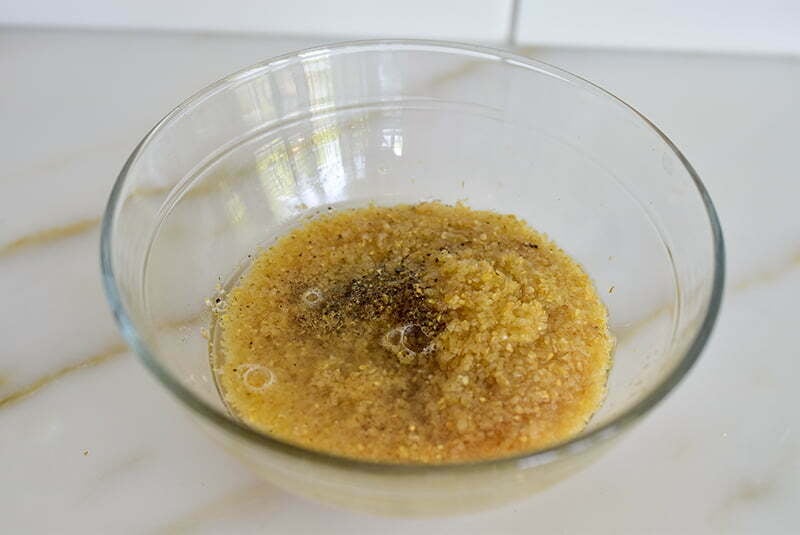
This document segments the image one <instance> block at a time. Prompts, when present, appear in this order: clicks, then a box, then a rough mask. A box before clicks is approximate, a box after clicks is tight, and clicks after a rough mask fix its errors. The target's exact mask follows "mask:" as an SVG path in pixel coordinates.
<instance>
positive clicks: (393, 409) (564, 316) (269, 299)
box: [213, 202, 612, 463]
mask: <svg viewBox="0 0 800 535" xmlns="http://www.w3.org/2000/svg"><path fill="white" fill-rule="evenodd" d="M224 304H225V307H224V309H223V310H222V311H221V312H220V314H219V318H218V328H219V329H220V334H219V346H218V347H219V351H218V354H216V355H214V356H213V357H214V359H215V363H214V364H215V368H216V373H217V381H218V385H219V386H220V391H221V392H222V395H223V398H224V400H225V402H226V404H227V405H228V407H229V409H230V410H231V411H232V412H233V413H234V414H235V415H236V416H237V417H239V418H240V419H241V420H243V421H244V422H246V423H247V424H249V425H251V426H252V427H255V428H257V429H259V430H262V431H265V432H267V433H270V434H272V435H275V436H278V437H280V438H283V439H285V440H288V441H291V442H294V443H297V444H300V445H303V446H306V447H309V448H313V449H317V450H323V451H327V452H331V453H336V454H340V455H345V456H349V457H355V458H360V459H369V460H375V461H394V462H422V463H436V462H447V461H465V460H479V459H485V458H493V457H499V456H504V455H509V454H513V453H519V452H523V451H530V450H535V449H540V448H543V447H547V446H549V445H552V444H554V443H557V442H560V441H563V440H566V439H568V438H570V437H572V436H573V435H575V434H576V433H578V432H579V431H580V430H581V429H582V428H583V427H584V426H585V425H586V422H587V420H588V419H589V418H590V416H591V415H592V413H593V412H594V411H595V410H596V409H597V408H598V406H599V405H600V403H601V402H602V399H603V396H604V391H605V383H606V378H607V374H608V370H609V366H610V363H611V348H612V338H611V336H610V334H609V332H608V328H607V322H606V309H605V307H604V306H603V304H602V302H601V301H600V299H599V297H598V295H597V292H596V291H595V289H594V287H593V285H592V282H591V280H590V279H589V277H588V276H587V275H586V273H585V272H584V271H583V270H582V269H581V267H580V266H579V265H578V264H577V263H576V262H575V261H574V260H572V259H571V258H570V257H569V256H568V255H567V254H566V253H564V252H563V251H562V250H561V249H559V248H558V247H557V246H556V245H555V244H554V243H553V242H551V241H550V240H548V239H547V238H546V237H545V236H544V235H542V234H539V233H538V232H536V231H534V230H532V229H531V228H530V227H529V226H528V225H527V224H526V223H525V222H523V221H522V220H520V219H518V218H516V217H514V216H511V215H500V214H497V213H494V212H488V211H477V210H472V209H470V208H468V207H466V206H464V205H461V204H459V205H455V206H448V205H444V204H441V203H437V202H429V203H422V204H417V205H400V206H393V207H377V206H370V207H366V208H359V209H352V210H343V211H340V212H335V213H332V214H329V215H326V216H323V217H319V218H317V219H314V220H312V221H310V222H308V223H306V224H305V225H303V226H301V227H299V228H297V229H296V230H294V231H292V232H290V233H288V234H287V235H285V236H284V237H282V238H280V239H279V240H278V241H277V242H276V243H275V244H274V245H273V246H272V247H270V248H269V249H267V250H265V251H264V252H262V253H261V254H260V255H259V256H257V258H256V259H255V260H254V262H253V264H252V266H251V267H250V268H249V270H248V271H247V272H246V273H245V274H244V275H243V276H242V278H241V279H240V280H239V281H238V282H237V283H236V285H235V287H234V288H233V289H232V290H231V291H230V293H229V294H228V295H227V297H226V299H225V303H224Z"/></svg>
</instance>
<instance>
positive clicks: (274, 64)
mask: <svg viewBox="0 0 800 535" xmlns="http://www.w3.org/2000/svg"><path fill="white" fill-rule="evenodd" d="M380 49H387V50H391V49H406V50H413V49H416V50H420V51H425V50H429V51H436V52H442V53H450V54H457V55H462V56H476V57H483V58H486V59H493V60H498V61H501V62H504V63H507V64H511V65H513V66H515V67H520V68H526V69H529V70H533V71H536V72H539V73H542V74H546V75H548V76H551V77H555V78H557V79H560V80H561V81H563V82H565V83H568V84H571V85H573V86H578V87H580V88H582V89H584V90H586V91H588V92H590V93H594V94H596V95H599V96H601V97H604V98H608V99H609V100H610V101H612V102H615V103H616V104H618V105H621V106H622V107H623V108H625V109H626V110H627V111H628V112H629V113H630V114H631V115H632V116H633V118H634V119H635V120H638V121H640V122H641V123H642V124H643V125H644V126H645V127H647V128H648V129H650V130H651V131H653V132H655V133H656V134H657V135H658V136H659V137H660V138H661V140H662V141H663V142H664V144H665V145H666V146H667V147H668V148H669V149H670V150H671V151H672V153H673V154H674V156H675V157H677V159H678V160H679V161H680V163H681V164H682V165H683V167H684V168H685V170H686V171H687V172H688V173H689V175H690V177H691V178H692V181H693V182H694V185H695V187H696V189H697V192H698V194H699V195H700V199H701V200H702V202H703V205H704V207H705V211H706V215H707V216H708V220H709V224H710V226H711V236H712V246H713V262H714V272H713V281H712V287H711V292H710V294H709V297H708V301H707V303H706V305H705V314H704V317H703V320H702V322H701V324H700V327H699V328H698V329H697V332H696V333H695V335H694V337H693V339H692V341H691V343H690V344H689V345H688V347H687V349H686V350H685V352H684V354H683V357H682V358H681V360H680V362H679V363H678V365H677V366H675V368H674V369H673V370H671V371H670V373H668V374H667V375H666V376H665V377H663V378H662V379H661V381H660V382H659V383H658V385H657V386H656V387H654V388H653V389H652V390H651V391H650V392H649V393H648V394H647V395H646V396H644V397H643V398H642V399H641V400H639V401H638V402H637V403H636V404H634V405H632V406H631V407H628V408H627V409H625V410H624V411H623V412H622V413H621V414H619V415H618V416H616V417H615V418H614V419H612V420H611V421H609V422H607V423H605V424H603V425H601V426H599V427H598V428H596V429H593V430H591V431H589V432H587V433H585V434H581V435H578V436H576V437H573V438H571V439H569V440H566V441H563V442H561V443H558V444H555V445H553V446H550V447H548V448H546V449H542V450H535V451H533V452H524V453H518V454H513V455H510V456H505V457H494V458H490V459H486V460H476V461H467V462H446V463H438V464H423V463H396V462H380V461H371V460H362V459H357V458H353V457H347V456H343V455H338V454H334V453H328V452H325V451H319V450H313V449H307V448H304V447H302V446H300V445H297V444H293V443H291V442H288V441H284V440H282V439H280V438H277V437H274V436H270V435H267V434H266V433H262V432H260V431H257V430H255V429H253V428H251V427H248V426H247V425H245V424H243V423H241V422H238V421H237V420H234V419H233V418H231V417H230V416H229V415H227V414H226V413H224V412H223V411H221V410H219V409H217V408H215V407H213V406H211V405H210V404H209V403H207V402H205V401H203V400H202V399H201V398H199V397H198V396H196V395H195V394H194V393H192V391H191V390H189V389H188V388H187V387H185V386H184V385H183V384H182V383H181V382H180V381H179V380H178V379H176V378H175V377H173V376H172V375H171V374H170V372H169V371H168V370H167V369H166V368H164V367H163V366H162V365H161V364H159V362H158V359H157V358H156V357H155V356H154V355H153V353H152V352H151V351H150V350H149V348H148V347H147V346H146V344H145V343H144V341H143V340H141V339H140V338H139V336H138V334H137V329H136V327H135V325H134V323H133V321H132V319H131V317H130V316H129V314H128V311H127V310H126V309H125V306H124V304H123V300H122V297H121V293H120V289H119V288H118V286H117V283H116V278H115V275H114V269H113V265H112V260H111V251H112V249H113V247H114V242H113V241H112V227H113V225H114V215H115V213H116V211H117V208H118V207H120V202H121V200H122V199H121V192H122V189H123V186H124V184H125V182H126V178H127V175H128V172H129V170H130V169H131V167H132V166H133V164H134V163H135V162H136V160H137V159H138V157H139V155H140V154H141V153H142V152H143V151H144V150H145V148H146V147H147V146H148V144H149V143H150V141H151V140H152V139H153V137H154V136H155V135H156V134H157V133H158V132H159V131H160V130H161V129H162V128H164V127H165V125H167V124H169V123H170V122H171V121H172V120H173V119H176V118H177V117H179V116H180V115H181V114H182V113H183V112H184V111H185V110H186V109H188V108H190V107H192V106H194V105H196V104H197V103H199V102H202V101H203V100H204V99H206V98H209V97H210V96H212V95H213V94H215V93H217V92H218V91H220V90H223V89H225V88H226V87H228V86H230V85H232V84H235V83H238V82H241V81H243V80H248V79H250V78H252V77H255V76H258V75H260V74H263V73H265V72H269V70H270V69H274V68H278V67H280V66H282V65H284V64H286V63H288V62H290V61H292V60H302V59H303V58H307V57H313V56H315V55H319V54H325V53H332V52H337V53H353V52H364V51H369V50H380ZM100 264H101V272H102V279H103V286H104V288H105V292H106V297H107V299H108V301H109V303H110V305H111V309H112V312H113V315H114V318H115V320H116V322H117V324H118V327H119V329H120V331H121V332H122V334H123V337H124V338H125V340H126V342H127V343H128V345H129V346H130V347H131V348H132V349H133V350H134V352H135V353H136V354H137V355H138V356H139V358H140V360H141V361H142V362H143V364H144V365H145V367H146V368H147V369H149V370H150V372H152V373H153V375H155V376H156V377H157V378H158V379H159V381H160V382H161V383H162V384H163V385H164V386H165V387H166V388H167V389H168V390H170V391H171V392H172V393H173V394H174V395H175V396H177V397H178V398H179V399H180V400H181V401H182V402H183V403H184V404H186V405H187V406H188V407H189V408H191V409H192V410H193V411H194V412H195V413H197V414H199V415H200V416H202V417H203V418H205V419H206V420H208V421H210V422H212V423H214V424H216V425H218V426H220V427H222V428H223V429H224V430H225V431H228V432H230V433H233V434H234V435H237V436H238V437H241V438H243V439H245V440H246V441H247V442H249V443H252V444H255V445H257V446H263V447H267V448H269V449H272V450H277V451H278V452H280V453H283V454H287V455H290V456H293V457H301V458H305V459H307V460H310V461H315V462H318V463H322V464H326V465H330V466H334V467H338V468H346V469H358V470H360V471H368V472H380V473H394V474H406V475H408V474H419V473H428V472H436V473H444V472H447V471H453V470H457V471H464V470H470V469H478V470H483V469H492V470H496V469H498V468H500V467H502V466H505V465H508V466H511V467H513V466H519V465H524V466H529V465H538V464H544V463H547V462H550V461H552V460H554V459H556V458H559V457H561V456H563V455H566V454H572V453H577V452H580V451H583V450H586V449H588V448H590V447H592V446H593V445H595V444H598V443H601V442H604V441H605V440H606V439H609V438H612V437H614V436H617V435H619V434H621V432H622V431H624V430H625V429H627V428H628V427H630V426H631V425H632V424H633V423H634V422H636V421H637V420H639V419H640V418H641V417H643V416H644V415H645V414H647V413H648V412H650V410H652V409H653V408H654V407H655V406H656V405H658V403H659V402H661V401H662V400H663V399H664V398H665V397H666V396H667V395H668V394H669V393H670V392H671V391H672V390H673V389H674V388H675V386H676V385H677V384H678V383H679V382H680V381H681V380H682V379H683V378H684V377H685V376H686V374H687V372H688V371H689V370H690V369H691V368H692V366H693V365H694V363H695V362H696V361H697V359H698V357H699V356H700V353H701V352H702V350H703V348H704V346H705V345H706V343H707V341H708V339H709V337H710V335H711V332H712V330H713V328H714V324H715V322H716V320H717V316H718V314H719V309H720V305H721V301H722V294H723V287H724V280H725V245H724V239H723V236H722V229H721V226H720V222H719V218H718V216H717V212H716V210H715V208H714V205H713V203H712V201H711V198H710V196H709V194H708V191H707V190H706V187H705V186H704V185H703V183H702V181H701V180H700V177H699V176H698V174H697V172H696V171H695V170H694V168H693V167H692V165H691V164H690V163H689V161H688V160H687V159H686V157H685V156H684V155H683V154H682V153H681V151H680V150H679V149H678V148H677V147H676V145H675V144H674V143H673V142H672V141H671V140H670V139H669V138H668V137H667V136H666V135H665V134H664V133H663V132H662V131H661V130H660V129H659V128H658V127H657V126H656V125H655V124H653V123H652V122H651V121H650V120H649V119H648V118H647V117H645V116H644V115H643V114H641V113H640V112H639V111H638V110H637V109H635V108H634V107H633V106H631V105H630V104H628V103H626V102H625V101H623V100H622V99H620V98H619V97H617V96H616V95H614V94H613V93H611V92H609V91H607V90H606V89H603V88H602V87H600V86H599V85H597V84H595V83H593V82H591V81H589V80H586V79H585V78H582V77H580V76H577V75H575V74H572V73H570V72H568V71H566V70H564V69H561V68H559V67H555V66H553V65H550V64H548V63H545V62H542V61H538V60H535V59H531V58H528V57H525V56H521V55H519V54H515V53H513V52H510V51H507V50H502V49H498V48H492V47H487V46H478V45H471V44H465V43H457V42H450V41H434V40H425V39H371V40H356V41H343V42H337V43H332V44H325V45H320V46H314V47H310V48H306V49H302V50H298V51H294V52H290V53H287V54H283V55H280V56H276V57H273V58H270V59H267V60H264V61H262V62H259V63H256V64H253V65H251V66H249V67H245V68H243V69H241V70H239V71H236V72H234V73H232V74H230V75H228V76H226V77H224V78H221V79H220V80H218V81H216V82H213V83H211V84H210V85H208V86H206V87H205V88H203V89H201V90H200V91H198V92H196V93H195V94H193V95H192V96H190V97H189V98H187V99H186V100H184V101H183V102H181V103H180V104H179V105H178V106H176V107H175V108H174V109H172V111H170V112H169V113H167V114H166V115H165V116H164V117H163V118H162V119H161V120H159V121H158V122H157V123H156V124H155V126H153V127H152V128H151V129H150V131H149V132H148V133H147V134H146V135H145V136H144V137H143V138H142V140H141V141H140V142H139V143H138V144H137V145H136V147H135V148H134V150H133V152H132V153H131V155H130V156H129V157H128V159H127V161H126V162H125V164H124V165H123V167H122V170H121V171H120V173H119V175H118V177H117V179H116V181H115V183H114V186H113V188H112V190H111V194H110V196H109V199H108V203H107V205H106V209H105V212H104V214H103V219H102V227H101V238H100Z"/></svg>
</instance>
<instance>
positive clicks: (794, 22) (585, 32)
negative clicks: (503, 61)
mask: <svg viewBox="0 0 800 535" xmlns="http://www.w3.org/2000/svg"><path fill="white" fill-rule="evenodd" d="M521 2H522V4H521V5H520V10H519V20H518V32H517V35H518V40H519V41H520V42H523V43H530V44H545V45H568V46H591V47H598V46H599V47H614V48H618V47H619V48H657V49H676V50H704V51H709V50H721V51H737V52H739V51H743V52H768V53H792V54H798V53H800V0H521Z"/></svg>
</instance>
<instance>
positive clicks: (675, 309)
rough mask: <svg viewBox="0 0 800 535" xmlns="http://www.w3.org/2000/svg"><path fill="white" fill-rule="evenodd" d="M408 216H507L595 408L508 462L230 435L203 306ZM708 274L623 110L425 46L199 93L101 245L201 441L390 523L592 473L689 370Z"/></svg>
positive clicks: (711, 284) (663, 162) (714, 225)
mask: <svg viewBox="0 0 800 535" xmlns="http://www.w3.org/2000/svg"><path fill="white" fill-rule="evenodd" d="M428 199H438V200H441V201H443V202H446V203H455V202H457V201H459V200H463V201H466V203H467V204H468V205H470V206H471V207H473V208H480V209H491V210H495V211H498V212H502V213H513V214H516V215H518V216H520V217H522V218H523V219H525V220H526V221H527V222H528V223H529V224H530V225H531V226H533V227H534V228H536V229H538V230H540V231H542V232H545V233H548V234H549V235H550V236H551V237H552V238H553V239H555V240H556V242H557V243H558V244H559V245H560V246H561V247H563V248H564V249H565V250H566V251H567V252H568V253H570V254H571V255H572V256H573V257H574V258H576V259H577V260H578V261H579V262H580V263H581V264H582V265H583V266H584V268H585V269H586V270H587V271H588V273H589V274H590V276H591V277H592V278H593V280H594V282H595V284H596V286H597V288H598V291H599V292H600V294H601V296H602V297H603V299H604V301H605V303H606V305H607V307H608V310H609V321H610V328H611V330H612V332H613V334H614V335H615V336H616V340H617V344H616V349H615V354H614V365H613V369H612V370H611V374H610V377H609V380H608V394H607V398H606V400H605V402H604V404H603V406H602V408H601V409H600V410H599V411H598V412H597V413H596V414H595V415H594V416H593V418H592V419H591V421H590V422H589V424H588V426H587V427H586V428H585V429H584V430H583V432H581V433H580V434H579V435H578V436H576V437H574V438H572V439H571V440H569V441H567V442H565V443H563V444H559V445H556V446H554V447H551V448H549V449H546V450H543V451H534V452H529V453H525V454H522V455H517V456H514V457H510V458H502V459H491V460H486V461H481V462H472V463H459V464H444V465H420V464H391V463H373V462H364V461H360V460H356V459H351V458H345V457H339V456H335V455H330V454H327V453H323V452H318V451H312V450H310V449H304V448H302V447H299V446H297V445H294V444H291V443H288V442H285V441H282V440H281V439H279V438H276V437H273V436H269V435H267V434H264V433H261V432H258V431H256V430H253V429H251V428H249V427H247V426H246V425H244V424H243V423H241V422H240V421H238V420H237V419H235V418H233V417H231V416H230V415H229V414H228V412H227V411H226V409H225V406H224V405H223V403H222V402H221V400H220V396H219V395H218V392H217V388H216V386H215V380H214V377H213V375H212V372H211V367H210V364H209V340H208V330H207V329H208V328H209V325H210V323H211V315H210V311H209V307H208V298H209V297H212V296H213V295H214V294H215V292H216V291H218V289H219V288H220V285H224V284H225V283H226V282H227V281H229V280H231V277H232V276H233V274H235V273H239V272H241V270H242V269H244V268H246V266H247V259H248V255H250V254H252V253H253V252H254V250H256V249H257V247H259V246H263V245H265V244H269V243H270V240H272V239H274V238H275V237H276V236H277V235H280V234H281V233H283V232H285V231H286V229H287V228H289V227H290V226H291V225H293V224H297V223H298V221H302V220H303V218H305V217H308V216H313V215H314V214H315V213H317V212H319V211H323V210H324V211H327V207H328V206H332V207H340V206H358V205H365V204H368V203H371V202H374V203H378V204H393V203H399V202H418V201H422V200H428ZM723 257H724V253H723V241H722V235H721V232H720V227H719V222H718V221H717V217H716V215H715V212H714V208H713V206H712V204H711V200H710V199H709V197H708V194H707V193H706V190H705V188H704V187H703V185H702V183H701V182H700V180H699V178H698V177H697V174H696V173H695V172H694V170H693V169H692V167H691V165H690V164H689V163H688V162H687V160H686V159H685V158H684V156H683V155H682V154H681V153H680V152H679V151H678V149H677V148H676V147H675V146H674V145H673V144H672V142H670V140H669V139H667V137H666V136H665V135H664V134H663V133H661V132H660V131H659V130H658V129H657V128H656V127H655V126H654V125H653V124H652V123H650V122H649V121H648V120H647V119H646V118H644V117H643V116H642V115H641V114H639V113H638V112H637V111H636V110H634V109H633V108H631V107H630V106H628V105H626V104H625V103H623V102H622V101H620V100H619V99H617V98H616V97H614V96H613V95H611V94H609V93H608V92H606V91H604V90H603V89H601V88H599V87H597V86H595V85H593V84H591V83H590V82H587V81H585V80H583V79H581V78H579V77H577V76H574V75H572V74H569V73H567V72H564V71H562V70H560V69H557V68H555V67H552V66H549V65H546V64H543V63H540V62H537V61H534V60H531V59H528V58H524V57H520V56H516V55H514V54H511V53H508V52H504V51H500V50H493V49H488V48H482V47H476V46H467V45H460V44H450V43H437V42H427V41H365V42H354V43H344V44H338V45H334V46H325V47H320V48H314V49H310V50H305V51H302V52H297V53H293V54H289V55H285V56H282V57H279V58H276V59H272V60H269V61H266V62H264V63H260V64H258V65H255V66H253V67H250V68H247V69H245V70H243V71H241V72H238V73H236V74H233V75H231V76H229V77H227V78H225V79H223V80H221V81H219V82H217V83H215V84H212V85H211V86H209V87H207V88H206V89H203V90H202V91H200V92H199V93H197V94H196V95H194V96H193V97H191V98H189V99H188V100H187V101H185V102H184V103H183V104H181V105H180V106H178V107H177V108H176V109H174V110H173V111H172V112H170V113H169V114H168V115H167V116H166V117H165V118H164V119H162V120H161V121H160V122H159V123H158V124H157V125H156V126H155V127H154V128H153V129H152V130H151V131H150V132H149V133H148V134H147V135H146V136H145V137H144V139H143V140H142V141H141V142H140V143H139V145H138V146H137V147H136V149H135V150H134V151H133V153H132V154H131V156H130V158H129V159H128V161H127V162H126V163H125V166H124V167H123V169H122V172H121V173H120V176H119V178H118V180H117V182H116V184H115V185H114V189H113V191H112V193H111V198H110V199H109V202H108V207H107V210H106V213H105V218H104V220H103V230H102V244H101V259H102V269H103V278H104V281H105V287H106V291H107V294H108V298H109V301H110V303H111V307H112V309H113V312H114V315H115V316H116V319H117V321H118V323H119V326H120V329H121V330H122V333H123V334H124V336H125V338H126V339H127V341H128V343H129V344H130V345H131V346H132V347H133V348H134V350H135V351H136V353H137V354H138V355H139V356H140V357H141V359H142V361H143V362H144V364H145V365H146V366H147V368H148V369H150V370H151V371H152V372H153V373H154V374H155V375H156V377H158V378H159V379H160V380H161V382H162V383H163V384H164V385H165V386H166V387H167V388H168V389H169V390H170V391H171V392H173V393H174V394H175V395H176V396H177V398H178V399H179V400H180V401H181V402H182V403H183V405H185V406H186V407H187V408H188V409H190V411H191V413H192V414H193V415H194V416H195V417H196V419H197V420H198V421H199V422H200V424H201V425H202V426H203V427H205V428H206V429H207V430H208V431H209V432H210V433H211V434H212V435H213V436H214V437H216V438H217V439H219V440H220V441H221V442H222V443H223V444H225V445H226V446H227V447H228V448H229V449H230V450H232V451H233V452H235V453H236V454H237V455H239V456H240V457H242V458H243V459H245V460H246V461H248V462H249V463H250V464H251V465H252V466H253V467H255V470H257V471H258V472H259V473H260V474H263V475H264V477H266V478H268V479H269V480H270V481H272V482H274V483H276V484H278V485H281V486H283V487H285V488H287V489H290V490H292V491H295V492H299V493H301V494H304V495H307V496H311V497H314V498H317V499H321V500H327V501H333V502H336V503H339V504H344V505H348V506H352V507H360V508H367V509H370V510H374V511H382V512H391V513H408V512H417V513H430V512H433V513H436V512H445V511H451V510H458V509H474V508H476V507H480V506H486V505H488V504H491V503H495V502H498V501H503V500H507V499H510V498H513V497H517V496H521V495H525V494H527V493H530V492H532V491H534V490H537V489H541V488H544V487H546V486H547V485H549V484H551V483H553V482H554V481H558V480H559V479H561V478H563V477H565V476H566V475H567V474H569V473H572V472H574V471H576V470H577V469H579V468H580V467H582V466H584V465H585V464H586V463H587V462H589V461H590V460H591V459H593V458H595V457H596V456H597V455H598V454H599V453H600V452H602V451H603V450H604V449H605V448H606V447H608V446H609V445H610V444H611V443H612V442H613V439H615V438H616V437H619V436H620V435H621V433H622V432H623V431H624V430H626V429H628V428H630V426H631V425H632V424H633V423H634V422H636V421H637V420H639V419H640V418H641V417H642V416H644V415H645V414H646V413H647V412H649V411H650V410H651V409H652V408H653V407H654V406H655V405H656V404H657V403H658V402H659V401H661V400H662V399H663V398H664V396H666V395H667V393H669V392H670V391H671V390H672V389H673V388H674V387H675V386H676V385H677V384H678V382H679V381H680V380H681V378H682V377H683V376H684V375H685V374H686V372H687V371H688V370H689V368H691V366H692V364H693V363H694V362H695V360H696V359H697V357H698V355H699V354H700V351H701V350H702V348H703V346H704V345H705V343H706V341H707V339H708V336H709V333H710V332H711V329H712V326H713V324H714V321H715V318H716V316H717V312H718V310H719V305H720V297H721V293H722V286H723V273H724V267H723V266H724V260H723ZM215 288H216V289H215Z"/></svg>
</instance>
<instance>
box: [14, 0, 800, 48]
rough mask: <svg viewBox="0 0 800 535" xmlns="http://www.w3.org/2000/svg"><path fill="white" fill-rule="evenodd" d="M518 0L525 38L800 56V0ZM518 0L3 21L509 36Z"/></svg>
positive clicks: (106, 13) (20, 6)
mask: <svg viewBox="0 0 800 535" xmlns="http://www.w3.org/2000/svg"><path fill="white" fill-rule="evenodd" d="M518 1H519V11H518V12H519V17H518V21H517V28H518V31H517V41H518V42H519V43H521V44H534V45H551V46H552V45H555V46H564V45H566V46H585V47H615V48H617V47H618V48H656V49H679V50H703V51H745V52H768V53H790V54H800V0H518ZM512 5H513V0H371V1H370V0H283V1H278V0H226V1H221V0H211V1H203V0H0V24H14V25H46V26H79V27H101V28H146V29H178V30H193V31H234V32H264V33H272V34H283V35H313V36H326V37H327V36H332V37H343V38H353V37H356V38H357V37H378V36H381V37H424V38H433V39H455V40H464V41H474V42H489V43H491V42H495V43H501V42H504V41H505V40H506V38H507V36H508V32H509V29H510V26H511V25H510V20H511V12H512ZM0 31H1V29H0Z"/></svg>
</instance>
